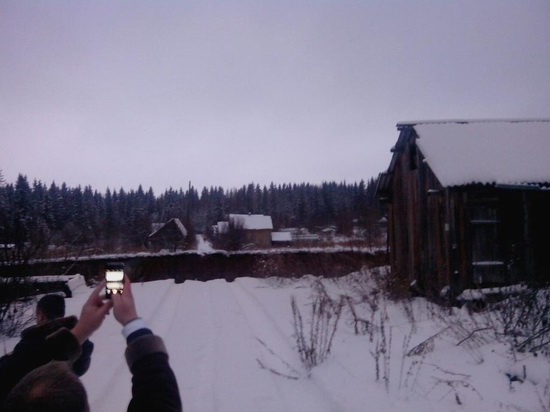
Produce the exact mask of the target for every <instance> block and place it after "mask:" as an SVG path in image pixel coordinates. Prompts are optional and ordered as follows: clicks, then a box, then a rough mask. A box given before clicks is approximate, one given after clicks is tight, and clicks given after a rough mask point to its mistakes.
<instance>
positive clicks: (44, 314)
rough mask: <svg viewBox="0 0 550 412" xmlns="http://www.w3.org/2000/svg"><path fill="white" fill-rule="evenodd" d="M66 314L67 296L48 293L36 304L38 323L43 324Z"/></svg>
mask: <svg viewBox="0 0 550 412" xmlns="http://www.w3.org/2000/svg"><path fill="white" fill-rule="evenodd" d="M63 316H65V298H63V296H59V295H46V296H44V297H42V298H41V299H40V300H39V301H38V303H37V305H36V323H38V324H41V323H44V322H48V321H50V320H54V319H57V318H62V317H63Z"/></svg>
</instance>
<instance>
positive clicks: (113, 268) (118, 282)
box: [105, 263, 124, 299]
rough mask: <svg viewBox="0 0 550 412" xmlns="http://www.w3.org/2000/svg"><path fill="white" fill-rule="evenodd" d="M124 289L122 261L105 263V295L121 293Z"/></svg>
mask: <svg viewBox="0 0 550 412" xmlns="http://www.w3.org/2000/svg"><path fill="white" fill-rule="evenodd" d="M123 289H124V263H107V265H105V296H106V297H107V299H111V296H112V295H116V294H118V293H120V294H121V293H122V291H123Z"/></svg>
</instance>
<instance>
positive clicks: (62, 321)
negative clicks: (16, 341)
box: [21, 316, 78, 340]
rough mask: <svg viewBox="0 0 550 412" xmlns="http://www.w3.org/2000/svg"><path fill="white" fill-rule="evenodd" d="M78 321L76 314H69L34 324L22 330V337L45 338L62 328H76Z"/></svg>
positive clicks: (25, 338) (30, 338)
mask: <svg viewBox="0 0 550 412" xmlns="http://www.w3.org/2000/svg"><path fill="white" fill-rule="evenodd" d="M77 321H78V319H77V318H76V316H67V317H65V318H59V319H54V320H51V321H49V322H46V323H42V324H40V325H34V326H31V327H28V328H27V329H25V330H23V332H21V339H24V340H27V339H28V340H34V339H45V338H46V337H47V336H48V335H51V334H52V333H54V332H56V331H58V330H59V329H61V328H67V329H72V328H74V326H75V325H76V322H77Z"/></svg>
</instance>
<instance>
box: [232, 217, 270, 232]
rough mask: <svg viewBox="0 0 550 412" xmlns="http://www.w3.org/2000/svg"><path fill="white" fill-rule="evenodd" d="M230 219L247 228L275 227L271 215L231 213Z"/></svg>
mask: <svg viewBox="0 0 550 412" xmlns="http://www.w3.org/2000/svg"><path fill="white" fill-rule="evenodd" d="M229 220H230V221H231V222H233V224H235V225H239V226H241V227H242V228H243V229H246V230H262V229H271V230H272V229H273V222H272V221H271V216H265V215H238V214H231V215H229Z"/></svg>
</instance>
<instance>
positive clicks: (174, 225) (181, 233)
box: [149, 218, 187, 251]
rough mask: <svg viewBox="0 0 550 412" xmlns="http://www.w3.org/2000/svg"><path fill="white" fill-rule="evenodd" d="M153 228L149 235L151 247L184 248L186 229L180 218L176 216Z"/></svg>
mask: <svg viewBox="0 0 550 412" xmlns="http://www.w3.org/2000/svg"><path fill="white" fill-rule="evenodd" d="M155 229H156V230H154V231H153V233H151V234H150V235H149V243H150V244H151V246H152V247H153V248H155V249H168V250H173V251H175V250H176V249H183V248H185V242H186V238H187V229H185V226H184V225H183V223H181V220H179V219H177V218H174V219H170V220H169V221H168V222H167V223H165V224H164V225H161V226H160V227H156V228H155Z"/></svg>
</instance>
